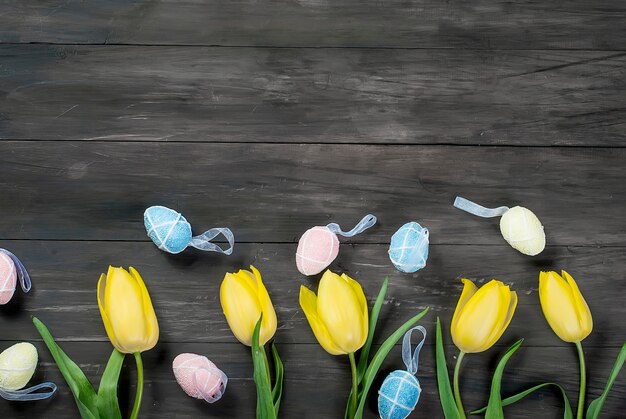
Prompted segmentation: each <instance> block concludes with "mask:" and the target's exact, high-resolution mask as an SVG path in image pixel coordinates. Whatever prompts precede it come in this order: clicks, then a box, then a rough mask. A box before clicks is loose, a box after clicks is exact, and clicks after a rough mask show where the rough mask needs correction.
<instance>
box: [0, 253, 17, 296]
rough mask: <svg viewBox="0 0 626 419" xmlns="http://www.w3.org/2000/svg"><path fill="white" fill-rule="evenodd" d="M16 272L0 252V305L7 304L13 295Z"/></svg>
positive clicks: (6, 256) (13, 264) (10, 260)
mask: <svg viewBox="0 0 626 419" xmlns="http://www.w3.org/2000/svg"><path fill="white" fill-rule="evenodd" d="M16 283H17V270H16V269H15V263H13V260H12V259H11V258H10V257H9V255H7V254H6V253H3V252H0V305H1V304H6V303H8V302H9V301H10V300H11V298H12V297H13V294H14V293H15V285H16Z"/></svg>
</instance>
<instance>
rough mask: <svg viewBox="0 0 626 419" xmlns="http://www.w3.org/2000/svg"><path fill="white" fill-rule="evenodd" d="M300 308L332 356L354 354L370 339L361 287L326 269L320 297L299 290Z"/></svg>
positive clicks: (301, 288) (352, 280)
mask: <svg viewBox="0 0 626 419" xmlns="http://www.w3.org/2000/svg"><path fill="white" fill-rule="evenodd" d="M300 306H301V307H302V309H303V310H304V314H305V315H306V318H307V320H308V321H309V324H310V325H311V329H313V333H314V334H315V337H316V338H317V341H318V342H319V343H320V345H322V347H323V348H324V349H325V350H326V351H327V352H328V353H330V354H332V355H345V354H353V353H354V352H356V351H357V350H359V349H360V348H361V347H362V346H363V345H364V344H365V341H366V339H367V333H368V329H369V319H368V317H369V316H368V311H367V301H366V299H365V294H363V289H362V288H361V285H360V284H359V283H358V282H356V281H355V280H354V279H352V278H350V277H349V276H348V275H346V274H343V275H341V276H339V275H337V274H335V273H333V272H331V271H329V270H327V271H326V272H325V273H324V275H323V276H322V279H321V280H320V284H319V288H318V295H315V293H314V292H313V291H311V290H309V289H307V288H305V287H300Z"/></svg>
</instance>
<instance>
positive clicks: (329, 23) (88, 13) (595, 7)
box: [0, 0, 626, 49]
mask: <svg viewBox="0 0 626 419" xmlns="http://www.w3.org/2000/svg"><path fill="white" fill-rule="evenodd" d="M3 11H4V13H2V14H0V41H2V42H61V43H96V44H111V43H113V44H114V43H124V44H127V43H131V44H193V45H273V46H313V47H319V46H333V47H335V46H349V47H358V46H381V47H409V48H433V47H434V48H484V49H491V48H509V49H553V48H583V49H626V24H625V22H626V7H625V6H624V3H623V2H621V1H619V0H598V1H593V2H589V1H587V0H572V1H566V2H557V3H554V2H542V1H534V0H522V1H515V2H510V1H502V0H497V1H488V0H476V1H473V2H465V1H462V0H452V1H446V2H441V1H436V0H410V1H406V0H389V1H384V2H381V1H377V0H344V1H341V2H336V1H335V2H333V1H329V0H269V1H250V0H213V1H210V2H208V1H199V0H184V1H176V0H161V1H155V0H148V1H146V0H140V1H129V0H115V1H107V2H83V1H79V0H52V1H46V2H35V1H28V0H27V1H9V2H5V3H3Z"/></svg>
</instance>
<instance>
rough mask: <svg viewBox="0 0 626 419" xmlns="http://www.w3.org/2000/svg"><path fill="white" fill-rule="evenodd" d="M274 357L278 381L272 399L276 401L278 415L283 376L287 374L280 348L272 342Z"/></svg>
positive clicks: (275, 410) (275, 409) (275, 407)
mask: <svg viewBox="0 0 626 419" xmlns="http://www.w3.org/2000/svg"><path fill="white" fill-rule="evenodd" d="M272 357H273V359H274V370H275V374H276V382H275V383H274V388H273V389H272V400H273V401H274V412H275V413H276V416H278V409H279V408H280V401H281V399H282V397H283V378H284V375H285V368H284V367H283V361H281V359H280V356H279V355H278V349H276V345H275V344H274V343H273V342H272Z"/></svg>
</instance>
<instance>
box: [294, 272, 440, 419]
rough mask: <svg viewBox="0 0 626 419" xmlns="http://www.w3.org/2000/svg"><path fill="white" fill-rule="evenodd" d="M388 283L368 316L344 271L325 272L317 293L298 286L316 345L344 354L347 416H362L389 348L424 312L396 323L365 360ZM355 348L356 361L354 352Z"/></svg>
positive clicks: (353, 418) (359, 291)
mask: <svg viewBox="0 0 626 419" xmlns="http://www.w3.org/2000/svg"><path fill="white" fill-rule="evenodd" d="M388 283H389V280H388V279H387V278H385V281H384V282H383V286H382V287H381V289H380V292H379V294H378V298H377V299H376V302H375V303H374V307H373V308H372V312H371V316H369V313H368V308H367V301H366V299H365V294H364V293H363V289H362V288H361V285H360V284H359V283H358V282H357V281H355V280H354V279H352V278H350V277H349V276H348V275H346V274H342V275H341V276H340V275H337V274H335V273H333V272H331V271H330V270H328V271H326V272H325V273H324V275H323V276H322V279H321V280H320V284H319V287H318V293H317V295H315V293H314V292H313V291H311V290H309V289H307V288H305V287H304V286H302V287H300V306H301V307H302V309H303V310H304V314H305V315H306V318H307V320H308V321H309V325H310V326H311V329H312V330H313V334H314V335H315V337H316V338H317V341H318V342H319V344H320V345H321V346H322V348H324V349H325V350H326V352H328V353H329V354H331V355H348V358H349V359H350V369H351V371H352V390H351V392H350V397H349V399H348V406H347V408H346V413H345V417H346V418H347V419H360V418H362V417H363V409H364V408H365V402H366V400H367V395H368V393H369V390H370V387H371V386H372V383H373V381H374V378H375V376H376V374H377V373H378V369H379V368H380V366H381V365H382V363H383V361H384V360H385V358H386V357H387V355H388V354H389V351H391V349H392V348H393V346H394V345H395V344H396V343H397V342H398V341H399V340H400V339H401V338H402V336H404V334H405V333H406V332H407V330H409V329H410V328H411V326H413V325H414V324H415V323H417V321H418V320H419V319H421V318H422V317H423V316H424V315H425V314H426V313H427V312H428V308H426V309H424V310H423V311H422V312H421V313H419V314H417V315H416V316H414V317H413V318H411V319H409V320H408V321H407V322H406V323H404V324H403V325H402V326H400V327H399V328H398V330H396V331H395V332H394V333H392V334H391V336H389V337H388V338H387V340H385V342H384V343H383V344H382V345H381V347H380V348H379V349H378V351H377V352H376V354H374V356H373V358H372V359H371V360H369V352H370V349H371V347H372V342H373V341H374V331H375V329H376V323H377V321H378V315H379V313H380V310H381V308H382V305H383V301H384V300H385V296H386V295H387V286H388ZM359 350H360V351H361V352H360V356H359V361H358V363H357V362H356V358H355V353H356V352H357V351H359Z"/></svg>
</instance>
